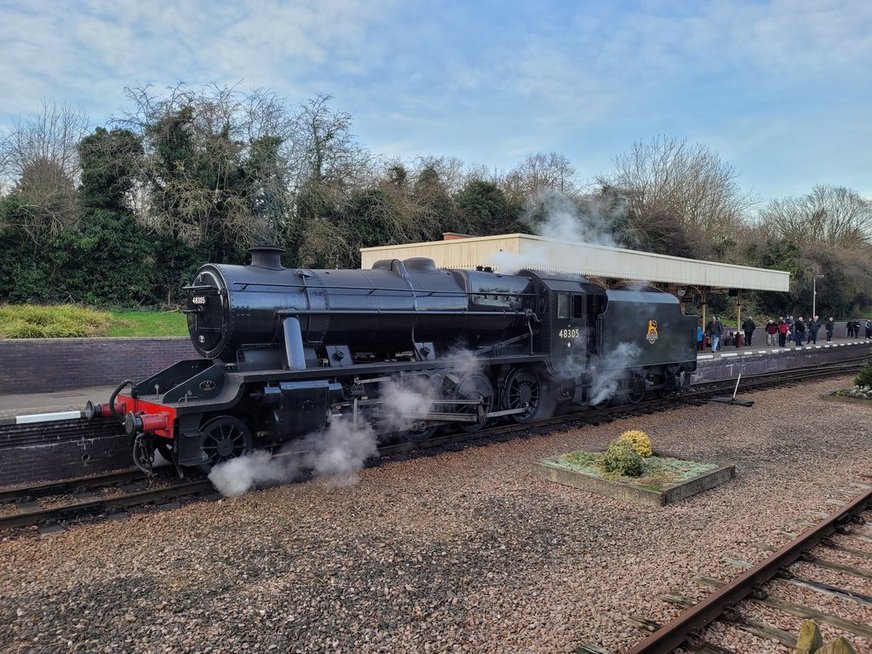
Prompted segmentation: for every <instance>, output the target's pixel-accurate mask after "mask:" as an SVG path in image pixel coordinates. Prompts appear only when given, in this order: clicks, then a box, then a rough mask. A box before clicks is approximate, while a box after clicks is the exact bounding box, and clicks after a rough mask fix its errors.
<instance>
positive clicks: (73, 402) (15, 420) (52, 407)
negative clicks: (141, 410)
mask: <svg viewBox="0 0 872 654" xmlns="http://www.w3.org/2000/svg"><path fill="white" fill-rule="evenodd" d="M114 390H115V386H98V387H94V388H80V389H71V390H66V391H46V392H45V393H14V394H6V395H0V425H7V424H25V423H27V422H48V421H51V420H70V419H76V418H80V417H81V413H82V411H83V410H84V408H85V404H86V403H87V401H88V400H91V401H93V402H97V401H100V402H108V401H109V396H110V395H112V391H114Z"/></svg>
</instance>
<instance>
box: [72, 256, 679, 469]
mask: <svg viewBox="0 0 872 654" xmlns="http://www.w3.org/2000/svg"><path fill="white" fill-rule="evenodd" d="M281 253H282V250H281V249H279V248H272V247H259V248H253V249H252V250H251V257H252V259H251V263H250V265H222V264H206V265H204V266H202V267H201V268H200V269H199V271H198V272H197V275H196V278H195V279H194V282H193V283H192V284H191V285H190V286H187V287H185V289H184V290H185V292H186V296H187V300H186V308H185V309H184V311H185V313H186V314H187V321H188V329H189V332H190V337H191V341H192V343H193V345H194V347H195V348H196V350H197V351H198V352H199V353H200V354H201V355H202V357H203V358H199V359H194V360H186V361H179V362H178V363H176V364H175V365H173V366H170V367H169V368H167V369H165V370H163V371H161V372H159V373H157V374H155V375H153V376H151V377H149V378H148V379H145V380H144V381H140V382H138V383H133V382H132V381H130V380H126V381H125V382H123V383H122V384H121V385H120V386H119V387H118V388H117V389H116V390H115V392H114V393H112V396H111V397H110V399H109V402H108V403H103V404H93V403H91V402H89V403H88V406H87V407H86V415H87V417H89V418H99V417H109V416H117V417H119V418H120V417H122V416H123V421H124V426H125V430H126V432H127V433H128V434H129V435H130V436H131V438H132V439H133V456H134V461H135V463H136V464H137V465H138V466H140V467H142V468H144V469H150V466H151V463H152V461H153V460H154V457H155V451H159V452H160V453H161V454H162V455H163V456H164V457H165V458H166V459H168V460H170V461H172V462H173V463H174V464H175V465H176V467H177V468H178V470H179V472H180V474H181V473H182V471H183V469H184V468H186V467H200V468H201V469H203V470H207V471H208V470H209V469H210V468H211V467H213V466H215V465H216V464H218V463H220V462H222V461H225V460H227V459H230V458H232V457H236V456H239V455H241V454H243V453H245V452H247V451H249V450H251V449H252V448H254V447H266V448H271V447H275V446H278V445H280V444H283V443H285V442H287V441H290V440H293V439H296V438H300V437H302V436H306V435H309V434H312V433H316V432H318V431H319V430H323V429H325V428H326V427H327V426H328V425H329V424H330V423H331V421H333V420H337V419H347V420H353V421H358V420H360V421H363V420H366V421H369V422H370V423H371V424H374V425H375V426H376V428H377V429H380V430H381V432H380V433H381V434H382V435H383V436H384V438H388V437H391V438H396V437H402V438H406V439H410V440H420V439H424V438H427V437H429V436H430V435H431V434H432V433H433V431H434V430H435V429H436V428H438V427H440V426H442V425H446V424H454V425H457V426H459V427H460V428H462V429H466V430H468V431H474V430H476V429H481V428H482V427H483V426H484V425H485V424H487V423H489V422H491V421H493V420H498V419H506V417H510V418H511V419H513V420H516V421H519V422H527V421H532V420H535V419H537V418H540V417H543V416H545V415H546V414H547V413H549V412H552V411H554V410H555V409H557V408H558V407H560V406H564V407H566V406H569V407H574V408H576V409H583V408H584V407H590V406H597V405H600V404H603V403H605V402H608V401H613V402H627V403H635V402H639V401H641V400H642V398H643V397H644V396H645V395H646V394H649V393H654V392H657V393H663V392H677V391H679V390H681V389H682V388H683V387H685V386H687V385H688V384H689V383H690V374H691V373H692V372H693V371H694V370H695V369H696V319H695V318H694V317H687V316H684V315H683V314H682V312H681V308H680V305H679V302H678V300H677V299H676V298H675V297H674V296H672V295H670V294H668V293H665V292H663V291H660V290H657V289H654V288H651V287H635V288H634V287H625V288H617V289H608V290H607V289H605V288H603V287H601V286H599V285H597V284H594V283H591V282H590V281H589V280H588V279H586V278H585V277H582V276H580V275H573V274H548V273H542V272H534V271H530V270H525V271H521V272H520V273H518V274H516V275H508V274H499V273H495V272H492V271H490V270H489V269H477V270H447V269H440V268H437V267H436V265H435V264H434V262H433V261H432V260H430V259H426V258H412V259H405V260H402V261H401V260H399V259H393V260H384V261H379V262H378V263H376V264H375V265H374V266H373V268H372V269H371V270H300V269H286V268H283V266H282V264H281ZM127 387H130V388H129V390H127V391H125V389H127ZM397 388H400V389H406V390H408V391H409V392H410V393H413V395H412V396H413V397H417V398H419V399H418V400H417V401H416V402H414V403H413V404H414V406H413V407H412V409H411V410H409V407H406V408H405V409H404V412H403V415H402V420H401V421H399V422H398V421H397V420H396V419H395V418H396V417H397V416H396V413H397V410H396V407H393V406H391V403H392V400H391V397H390V392H389V389H392V390H396V389H397Z"/></svg>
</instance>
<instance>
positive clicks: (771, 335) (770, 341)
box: [766, 318, 778, 347]
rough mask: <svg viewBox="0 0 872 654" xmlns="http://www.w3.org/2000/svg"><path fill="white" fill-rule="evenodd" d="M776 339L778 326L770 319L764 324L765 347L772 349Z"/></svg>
mask: <svg viewBox="0 0 872 654" xmlns="http://www.w3.org/2000/svg"><path fill="white" fill-rule="evenodd" d="M777 338H778V324H777V323H776V322H775V321H774V320H772V319H771V318H770V319H769V321H768V322H767V323H766V345H767V346H768V347H772V346H773V345H775V343H776V339H777Z"/></svg>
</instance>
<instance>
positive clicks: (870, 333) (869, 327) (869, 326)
mask: <svg viewBox="0 0 872 654" xmlns="http://www.w3.org/2000/svg"><path fill="white" fill-rule="evenodd" d="M866 338H872V320H869V319H868V318H867V319H866Z"/></svg>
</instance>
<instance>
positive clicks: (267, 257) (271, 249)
mask: <svg viewBox="0 0 872 654" xmlns="http://www.w3.org/2000/svg"><path fill="white" fill-rule="evenodd" d="M248 251H249V252H250V253H251V265H252V266H257V267H258V268H268V269H269V270H284V266H282V254H284V252H285V251H284V249H282V248H280V247H276V246H274V245H256V246H255V247H253V248H251V249H249V250H248Z"/></svg>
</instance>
